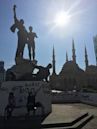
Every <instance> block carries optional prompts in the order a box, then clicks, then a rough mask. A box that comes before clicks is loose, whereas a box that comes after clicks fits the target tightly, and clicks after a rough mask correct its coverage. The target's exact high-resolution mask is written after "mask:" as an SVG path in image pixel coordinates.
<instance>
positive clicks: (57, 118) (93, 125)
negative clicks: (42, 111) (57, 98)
mask: <svg viewBox="0 0 97 129" xmlns="http://www.w3.org/2000/svg"><path fill="white" fill-rule="evenodd" d="M86 112H88V113H89V115H94V118H93V119H92V120H91V121H89V122H88V123H87V124H86V125H85V126H84V127H83V128H82V129H97V107H94V106H90V105H86V104H53V105H52V113H51V114H50V115H49V116H48V117H47V118H46V119H45V121H44V122H43V124H53V123H66V122H71V121H73V120H74V119H76V118H77V117H79V116H81V115H83V114H84V113H86ZM56 129H60V128H59V127H58V128H56ZM62 129H63V128H62Z"/></svg>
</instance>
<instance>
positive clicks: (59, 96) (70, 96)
mask: <svg viewBox="0 0 97 129" xmlns="http://www.w3.org/2000/svg"><path fill="white" fill-rule="evenodd" d="M77 102H80V96H79V94H77V93H65V92H63V93H52V103H77Z"/></svg>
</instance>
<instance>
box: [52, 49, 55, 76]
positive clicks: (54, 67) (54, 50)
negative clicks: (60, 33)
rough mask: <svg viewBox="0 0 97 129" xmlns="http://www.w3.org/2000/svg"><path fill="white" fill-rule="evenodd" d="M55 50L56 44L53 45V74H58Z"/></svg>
mask: <svg viewBox="0 0 97 129" xmlns="http://www.w3.org/2000/svg"><path fill="white" fill-rule="evenodd" d="M55 63H56V61H55V50H54V46H53V60H52V64H53V73H52V74H56V68H55Z"/></svg>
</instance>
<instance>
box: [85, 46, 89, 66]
mask: <svg viewBox="0 0 97 129" xmlns="http://www.w3.org/2000/svg"><path fill="white" fill-rule="evenodd" d="M85 65H86V68H87V67H88V54H87V49H86V46H85Z"/></svg>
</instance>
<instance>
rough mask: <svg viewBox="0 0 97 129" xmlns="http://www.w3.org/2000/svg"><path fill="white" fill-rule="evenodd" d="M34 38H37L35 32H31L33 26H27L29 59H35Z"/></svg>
mask: <svg viewBox="0 0 97 129" xmlns="http://www.w3.org/2000/svg"><path fill="white" fill-rule="evenodd" d="M35 38H38V37H37V35H36V33H35V32H33V27H32V26H29V32H28V51H29V59H30V60H31V59H32V57H33V60H35Z"/></svg>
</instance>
